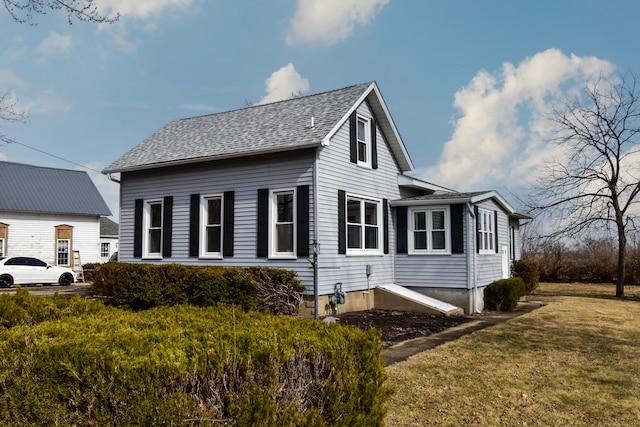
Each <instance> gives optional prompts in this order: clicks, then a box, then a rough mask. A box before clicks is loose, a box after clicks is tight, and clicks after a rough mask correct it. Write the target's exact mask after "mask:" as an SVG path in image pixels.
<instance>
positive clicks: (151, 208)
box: [144, 200, 162, 257]
mask: <svg viewBox="0 0 640 427" xmlns="http://www.w3.org/2000/svg"><path fill="white" fill-rule="evenodd" d="M144 229H145V230H146V234H145V239H146V240H145V243H144V248H145V256H146V257H161V256H162V254H161V249H162V200H154V201H148V202H147V203H146V205H145V227H144Z"/></svg>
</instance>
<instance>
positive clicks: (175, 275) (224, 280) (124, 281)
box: [91, 262, 304, 314]
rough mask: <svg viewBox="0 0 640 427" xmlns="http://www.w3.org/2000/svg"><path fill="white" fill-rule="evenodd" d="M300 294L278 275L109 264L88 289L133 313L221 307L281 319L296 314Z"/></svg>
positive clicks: (292, 277)
mask: <svg viewBox="0 0 640 427" xmlns="http://www.w3.org/2000/svg"><path fill="white" fill-rule="evenodd" d="M303 290H304V286H303V285H302V283H301V282H300V280H298V279H297V276H296V273H295V272H292V271H288V270H282V269H275V268H268V267H249V268H240V267H234V268H229V267H219V266H186V265H181V264H162V265H155V264H129V263H114V262H111V263H106V264H102V265H100V266H99V267H98V268H97V269H96V270H95V274H94V280H93V284H92V286H91V291H92V292H93V293H94V294H96V295H100V296H104V297H107V298H109V300H111V301H112V303H113V304H114V305H117V306H122V307H130V308H132V309H135V310H140V309H148V308H151V307H157V306H172V305H177V304H191V305H195V306H199V307H207V306H210V305H213V304H218V303H223V304H234V305H236V306H239V307H242V309H244V310H252V309H258V310H263V309H264V310H269V311H271V312H274V313H284V314H293V313H296V312H297V311H298V308H299V304H300V301H301V297H300V295H299V292H301V291H303Z"/></svg>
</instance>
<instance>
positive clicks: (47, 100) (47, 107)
mask: <svg viewBox="0 0 640 427" xmlns="http://www.w3.org/2000/svg"><path fill="white" fill-rule="evenodd" d="M70 109H71V105H69V104H67V103H65V102H64V100H63V99H62V98H61V97H59V96H58V95H56V94H55V93H54V92H53V90H46V91H44V92H42V94H40V96H38V98H36V99H35V100H33V101H31V102H30V103H29V104H28V105H27V110H28V111H29V112H33V113H38V114H47V113H50V112H52V111H69V110H70Z"/></svg>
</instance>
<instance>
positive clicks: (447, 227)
mask: <svg viewBox="0 0 640 427" xmlns="http://www.w3.org/2000/svg"><path fill="white" fill-rule="evenodd" d="M415 212H426V213H427V215H426V221H427V224H426V225H427V229H426V230H425V231H426V233H427V249H415V242H414V231H415V215H414V213H415ZM432 212H444V246H445V248H444V249H433V237H432V231H433V227H432V223H433V218H432V217H431V213H432ZM407 228H408V230H407V231H408V234H409V236H408V241H409V255H425V254H429V255H451V215H450V213H449V206H429V207H420V208H419V207H415V208H410V209H409V227H407Z"/></svg>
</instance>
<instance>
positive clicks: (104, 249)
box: [100, 242, 111, 258]
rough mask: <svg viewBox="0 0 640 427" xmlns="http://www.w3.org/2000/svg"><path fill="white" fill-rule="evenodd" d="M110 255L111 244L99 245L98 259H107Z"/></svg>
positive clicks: (103, 243)
mask: <svg viewBox="0 0 640 427" xmlns="http://www.w3.org/2000/svg"><path fill="white" fill-rule="evenodd" d="M109 255H111V244H110V243H109V242H102V243H100V257H101V258H109Z"/></svg>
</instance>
